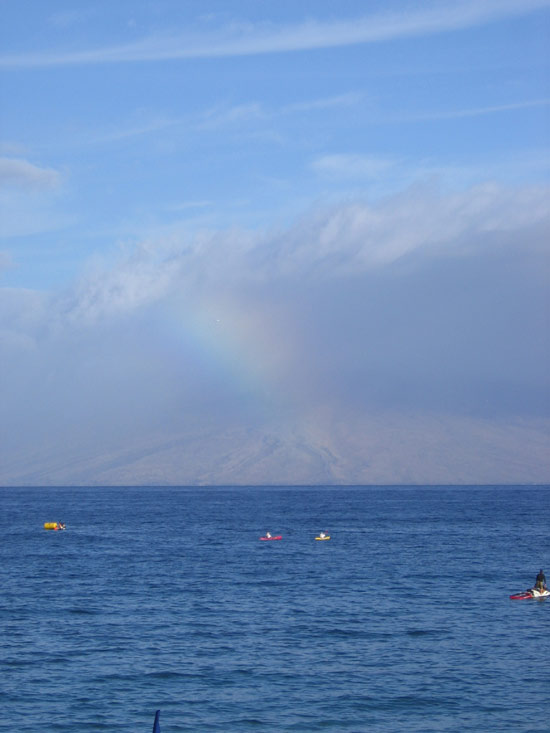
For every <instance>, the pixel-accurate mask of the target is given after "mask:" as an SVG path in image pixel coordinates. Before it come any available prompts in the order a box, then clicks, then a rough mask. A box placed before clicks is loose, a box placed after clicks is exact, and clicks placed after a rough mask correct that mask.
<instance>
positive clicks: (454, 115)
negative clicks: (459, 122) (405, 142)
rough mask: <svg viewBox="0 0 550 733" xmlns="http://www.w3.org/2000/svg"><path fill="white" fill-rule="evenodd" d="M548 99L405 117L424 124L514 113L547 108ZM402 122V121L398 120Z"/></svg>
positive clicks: (549, 103) (549, 101) (549, 100)
mask: <svg viewBox="0 0 550 733" xmlns="http://www.w3.org/2000/svg"><path fill="white" fill-rule="evenodd" d="M548 105H550V99H531V100H526V101H523V102H512V103H510V104H496V105H490V106H487V107H472V108H470V109H457V110H447V111H441V112H425V113H420V114H418V115H413V116H407V117H406V120H407V121H408V122H415V121H418V122H424V121H429V120H456V119H460V118H461V117H482V116H484V115H493V114H499V113H500V112H514V111H516V110H522V109H531V108H533V107H548ZM400 121H402V120H400Z"/></svg>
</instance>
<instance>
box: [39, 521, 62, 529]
mask: <svg viewBox="0 0 550 733" xmlns="http://www.w3.org/2000/svg"><path fill="white" fill-rule="evenodd" d="M44 529H65V525H64V524H63V522H44Z"/></svg>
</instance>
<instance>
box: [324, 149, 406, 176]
mask: <svg viewBox="0 0 550 733" xmlns="http://www.w3.org/2000/svg"><path fill="white" fill-rule="evenodd" d="M395 165H396V161H395V160H393V159H391V158H384V157H381V156H375V155H359V154H354V155H348V154H333V155H322V156H320V157H318V158H316V159H315V160H314V161H313V162H312V164H311V167H312V168H313V170H314V171H315V172H316V173H320V174H321V175H323V176H328V177H330V178H377V177H378V176H380V175H381V174H383V173H387V172H388V170H389V169H390V168H393V167H394V166H395Z"/></svg>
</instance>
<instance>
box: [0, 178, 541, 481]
mask: <svg viewBox="0 0 550 733" xmlns="http://www.w3.org/2000/svg"><path fill="white" fill-rule="evenodd" d="M548 193H549V192H548V190H547V189H546V188H544V187H536V188H535V187H534V188H524V189H516V190H511V189H505V188H500V187H497V186H495V185H490V184H487V185H484V186H478V187H475V188H471V189H469V190H465V191H462V192H453V193H451V192H449V193H442V192H440V191H436V190H433V189H429V188H421V187H412V188H410V189H408V190H406V191H403V192H401V193H400V194H399V195H395V196H392V197H390V198H388V199H386V200H384V201H381V202H378V203H376V204H370V203H369V202H367V201H364V200H356V201H353V202H344V203H341V204H338V205H337V204H334V205H332V206H331V207H328V208H327V207H321V206H319V207H318V208H317V209H316V210H314V211H310V212H309V213H307V214H304V216H303V217H302V218H301V220H299V221H296V222H295V223H294V224H293V225H292V226H290V227H288V228H287V229H285V230H281V231H272V232H245V231H210V232H201V233H198V234H197V233H194V234H191V233H187V232H186V231H185V230H184V229H182V230H181V231H179V232H178V233H176V234H172V235H171V236H170V237H159V238H156V237H151V238H150V239H148V240H147V241H143V242H142V243H141V244H140V245H139V246H138V247H136V248H132V249H130V250H127V251H121V252H120V253H119V256H118V257H117V258H116V260H114V261H110V262H107V261H106V262H104V263H103V264H98V263H97V262H96V263H95V264H94V266H93V267H92V265H90V269H89V270H88V272H87V273H85V274H84V275H83V276H82V277H81V278H80V280H79V281H78V282H77V283H75V285H74V287H72V288H71V289H70V290H67V291H66V292H64V293H55V294H39V293H34V292H27V291H23V292H21V291H17V290H3V291H2V292H1V298H2V303H1V308H0V312H1V314H2V317H1V321H0V335H1V339H2V350H3V355H2V360H1V365H0V377H1V380H0V381H1V384H2V390H3V395H2V400H3V404H4V406H5V409H4V410H3V416H2V445H3V448H2V450H3V451H4V456H3V459H2V465H3V474H2V475H1V476H0V480H2V481H3V482H4V483H6V482H15V483H20V482H27V483H28V482H31V483H32V482H33V481H34V482H37V483H40V482H44V481H45V482H50V481H54V482H55V480H57V481H61V482H64V481H69V482H70V481H80V482H84V483H86V482H92V483H93V482H100V483H101V482H102V481H114V482H123V483H124V482H128V483H136V482H137V483H140V482H152V483H155V481H158V482H161V483H162V482H172V483H185V482H191V483H193V482H199V483H209V482H212V483H220V482H222V483H223V482H224V481H226V482H231V481H233V482H236V483H240V482H245V483H246V481H247V480H255V481H261V482H263V483H277V482H278V481H283V482H285V481H286V482H290V483H292V480H291V476H292V475H294V476H295V480H296V481H297V482H300V481H301V482H305V483H308V482H309V483H315V482H317V481H325V482H336V483H340V482H341V483H350V482H351V483H353V482H354V481H357V482H365V481H366V482H369V481H384V482H389V483H391V482H395V481H397V482H399V481H400V480H413V481H414V480H419V481H430V480H433V481H441V480H449V481H450V482H452V477H453V474H454V475H455V476H456V480H457V482H458V481H460V480H476V476H477V477H478V479H477V480H480V481H487V480H491V477H492V479H493V480H495V481H498V480H501V481H502V480H505V479H504V477H503V471H504V470H506V471H508V480H522V477H523V480H544V479H545V478H546V480H547V478H548V469H549V465H548V459H547V455H548V453H547V451H546V448H547V447H548V433H547V430H548V425H549V421H548V418H549V415H548V410H549V407H550V404H549V394H550V384H549V376H548V375H549V374H550V370H549V369H548V366H549V363H550V345H549V342H548V333H549V331H548V322H547V313H548V312H549V311H548V290H547V283H548V264H549V257H548V254H549V253H548V241H549V239H548V227H549V223H550V210H549V204H548V201H549V200H550V197H549V196H548ZM391 425H393V426H394V428H393V432H392V429H390V427H389V426H391ZM411 430H413V431H415V435H414V437H412V436H411V435H410V431H411ZM382 435H383V436H385V437H384V440H383V441H382V443H383V444H381V443H380V440H381V436H382ZM376 436H378V437H376ZM445 436H447V438H445ZM446 440H447V442H445V441H446ZM457 441H459V442H458V443H457ZM146 446H149V449H147V447H146ZM154 446H156V447H154ZM436 446H437V449H436ZM419 451H424V452H423V454H422V455H423V459H422V460H419V459H418V455H419ZM209 452H210V463H209V461H208V455H209ZM375 455H378V458H376V457H375ZM415 456H416V458H415ZM450 456H451V457H452V456H454V458H450ZM458 456H460V460H461V461H462V468H459V467H458V458H457V457H458ZM514 456H515V458H514ZM516 459H517V460H516ZM514 460H516V463H514ZM453 461H454V462H453ZM208 465H210V467H211V468H210V469H208ZM30 466H32V467H33V468H32V470H31V468H29V467H30ZM369 466H370V468H369ZM293 472H294V473H293ZM53 477H55V478H53ZM407 477H408V478H407Z"/></svg>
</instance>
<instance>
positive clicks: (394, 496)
mask: <svg viewBox="0 0 550 733" xmlns="http://www.w3.org/2000/svg"><path fill="white" fill-rule="evenodd" d="M0 507H1V510H2V516H3V517H4V530H3V533H2V534H3V536H2V563H1V573H2V593H1V596H0V621H1V627H0V628H1V631H2V633H1V636H0V709H1V715H0V731H9V732H10V733H15V732H16V731H17V733H45V732H49V731H52V732H54V731H66V732H67V733H69V732H70V733H85V732H86V733H89V732H90V731H112V732H113V733H115V732H120V733H122V732H123V731H131V732H132V733H142V732H143V733H150V731H151V730H152V725H153V718H154V714H155V710H157V709H160V710H161V717H160V724H161V731H162V733H177V732H178V731H197V732H202V731H225V733H228V732H229V733H231V732H233V731H234V732H235V733H241V732H243V733H245V732H246V731H300V732H304V733H306V732H307V733H309V732H310V731H325V732H328V731H369V732H372V733H375V732H376V731H408V732H410V731H422V732H424V731H461V732H462V731H483V732H484V733H486V731H489V730H496V731H500V730H510V731H515V732H516V733H519V732H521V731H548V730H550V722H549V721H550V712H549V705H550V661H549V656H548V639H549V638H550V599H549V600H548V601H545V600H542V601H534V600H532V601H511V600H510V599H509V595H510V594H511V593H514V592H516V591H519V590H524V589H526V588H527V587H530V586H532V585H533V584H534V581H535V576H536V574H537V572H538V571H539V569H540V568H541V567H542V568H543V569H545V571H546V574H547V577H548V578H549V579H550V544H549V533H548V529H549V517H550V487H549V486H535V487H533V486H529V487H521V486H492V487H420V486H415V487H296V488H292V487H267V488H264V487H236V488H231V487H217V488H202V487H201V488H196V487H195V488H192V487H182V488H174V487H170V488H151V487H139V488H136V487H133V488H120V487H117V488H97V487H94V488H51V487H48V488H2V489H0ZM48 521H63V522H65V523H66V527H67V529H66V531H65V532H54V531H45V530H44V529H43V524H44V522H48ZM323 530H324V531H326V532H328V533H329V534H330V535H331V540H330V541H328V542H318V541H315V536H316V535H317V534H318V533H319V532H320V531H323ZM266 531H270V532H271V533H272V534H279V533H281V534H282V535H283V539H282V541H275V542H261V541H260V540H259V537H260V536H262V535H265V533H266Z"/></svg>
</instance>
